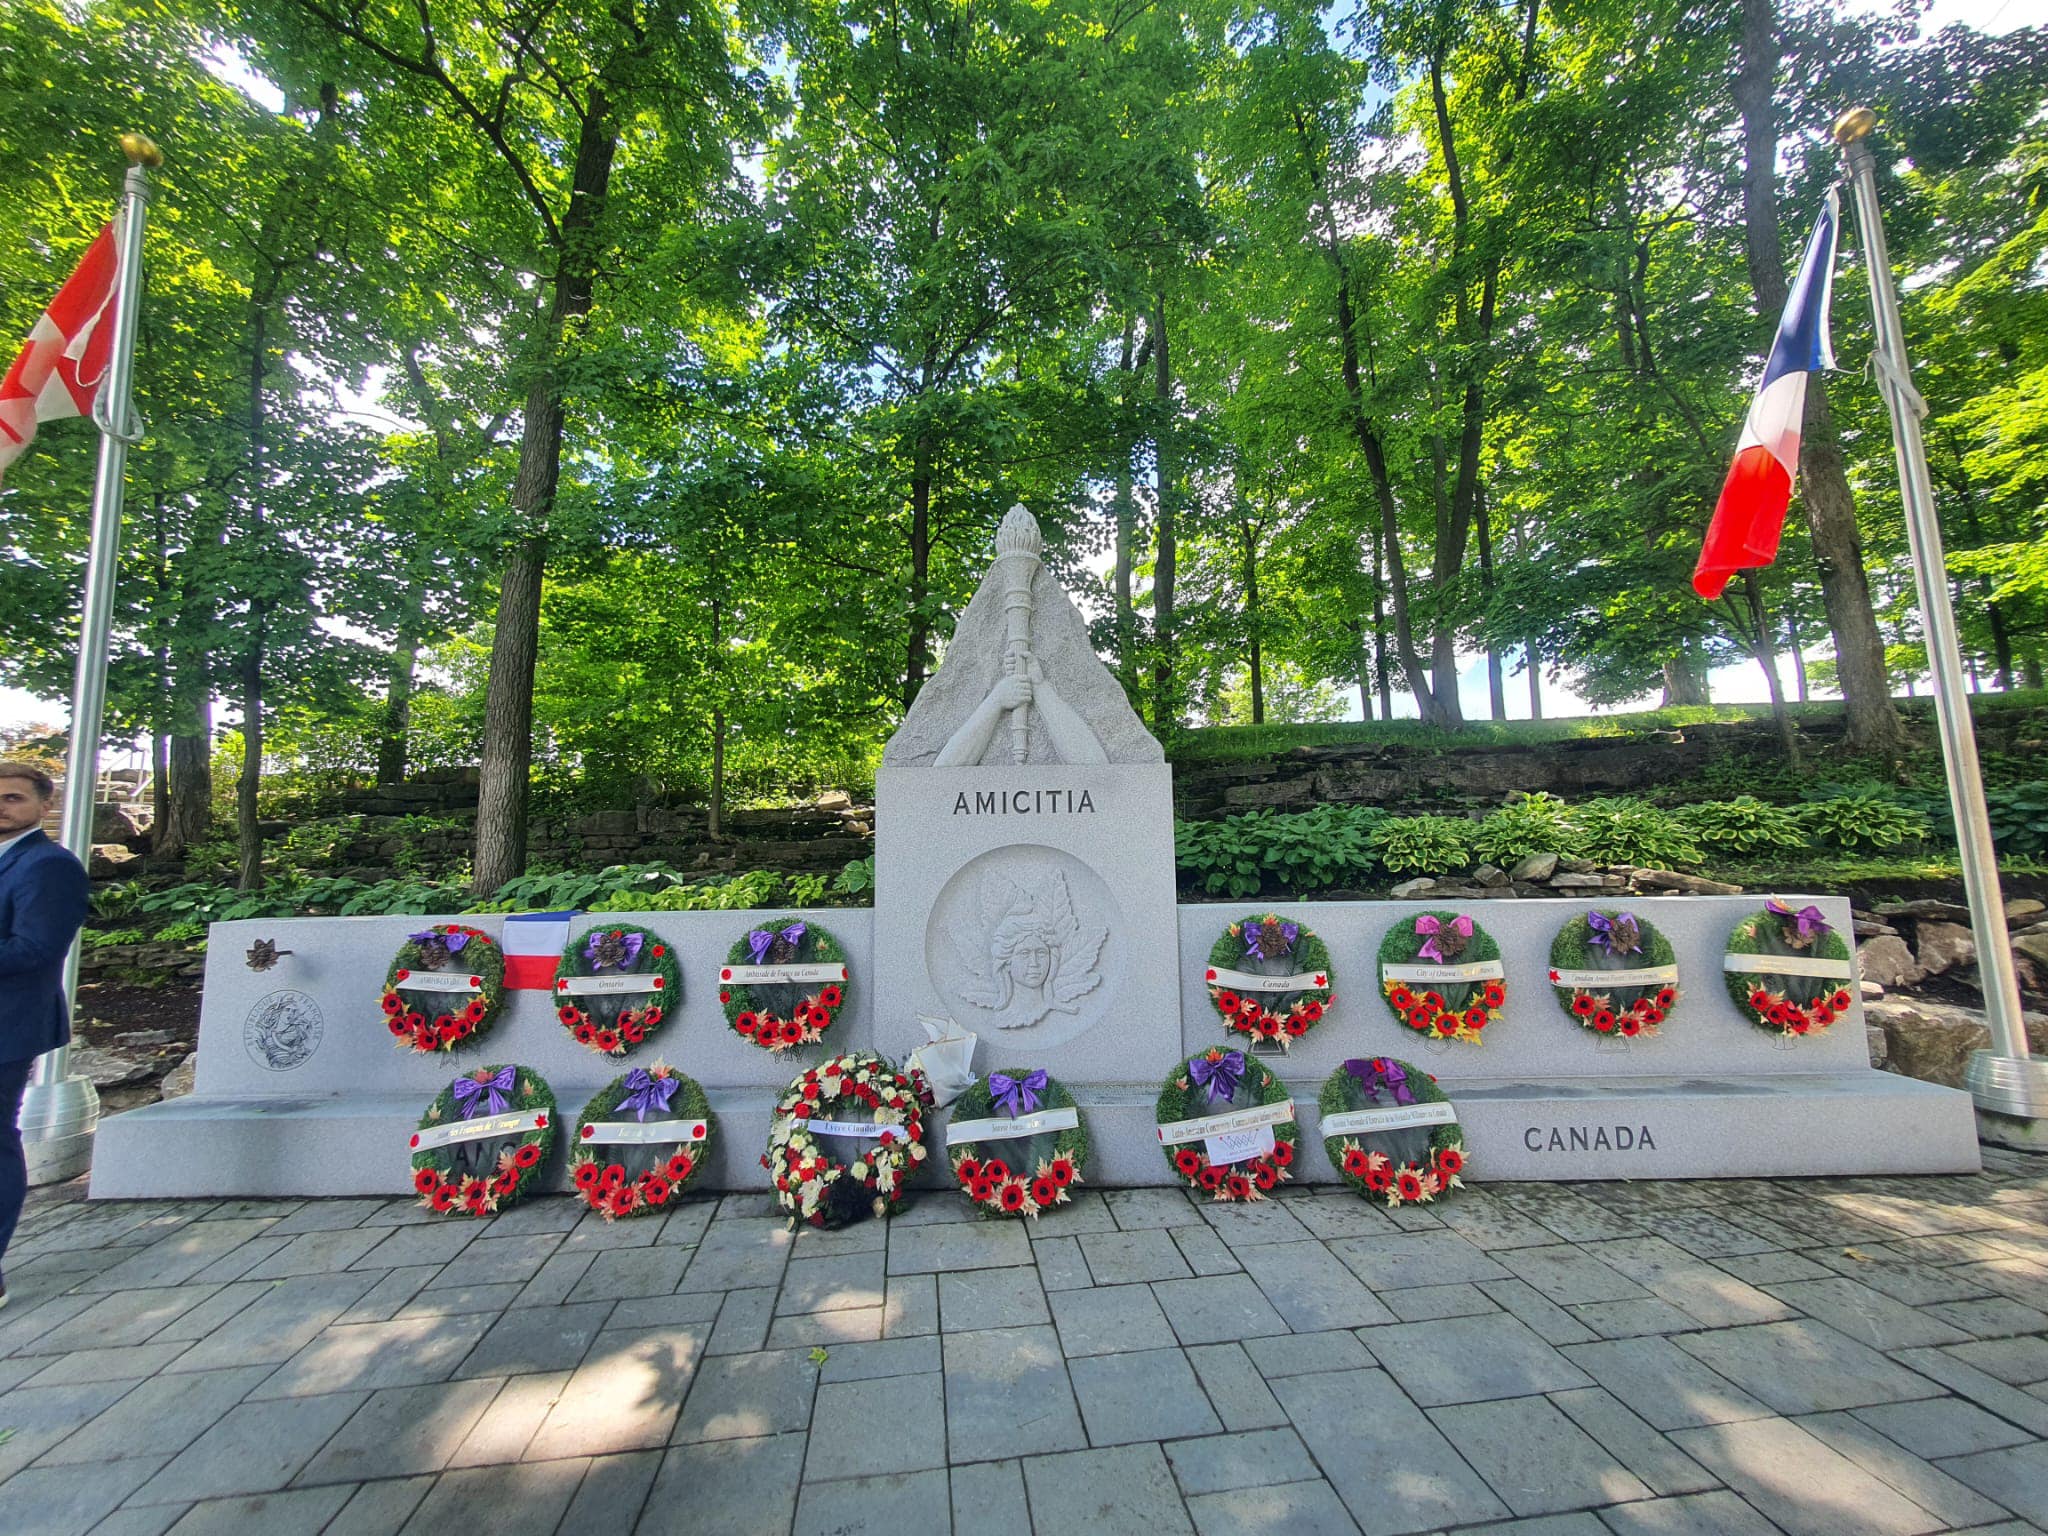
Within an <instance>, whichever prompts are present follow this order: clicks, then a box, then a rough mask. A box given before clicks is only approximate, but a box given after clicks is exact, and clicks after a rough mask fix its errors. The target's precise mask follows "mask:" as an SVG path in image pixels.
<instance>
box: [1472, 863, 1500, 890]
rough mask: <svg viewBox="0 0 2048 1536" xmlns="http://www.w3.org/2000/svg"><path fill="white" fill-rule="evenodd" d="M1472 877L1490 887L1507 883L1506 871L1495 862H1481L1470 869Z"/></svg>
mask: <svg viewBox="0 0 2048 1536" xmlns="http://www.w3.org/2000/svg"><path fill="white" fill-rule="evenodd" d="M1472 878H1473V879H1474V880H1476V881H1478V882H1479V884H1481V885H1483V886H1486V887H1488V888H1489V889H1491V888H1492V887H1494V886H1497V885H1506V884H1507V883H1508V872H1507V871H1506V870H1504V869H1502V868H1501V867H1500V866H1499V865H1497V864H1481V865H1480V866H1479V867H1478V868H1476V869H1474V870H1473V871H1472Z"/></svg>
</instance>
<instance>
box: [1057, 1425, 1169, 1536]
mask: <svg viewBox="0 0 2048 1536" xmlns="http://www.w3.org/2000/svg"><path fill="white" fill-rule="evenodd" d="M1024 1482H1025V1486H1026V1487H1027V1488H1028V1489H1029V1490H1030V1496H1031V1520H1032V1525H1033V1527H1034V1529H1037V1530H1041V1531H1143V1532H1145V1533H1146V1536H1174V1533H1177V1532H1192V1531H1193V1529H1194V1527H1193V1526H1192V1525H1190V1524H1189V1522H1188V1516H1187V1511H1186V1509H1185V1507H1184V1506H1183V1505H1182V1503H1181V1498H1180V1493H1179V1491H1178V1490H1177V1489H1176V1488H1175V1487H1174V1483H1173V1474H1172V1473H1171V1472H1170V1471H1168V1470H1167V1466H1166V1458H1165V1456H1163V1455H1162V1454H1161V1453H1160V1450H1159V1447H1158V1446H1156V1445H1130V1446H1120V1447H1114V1448H1111V1449H1107V1450H1093V1451H1074V1452H1070V1453H1069V1454H1067V1455H1064V1456H1034V1457H1032V1458H1031V1459H1029V1460H1028V1461H1026V1462H1025V1463H1024Z"/></svg>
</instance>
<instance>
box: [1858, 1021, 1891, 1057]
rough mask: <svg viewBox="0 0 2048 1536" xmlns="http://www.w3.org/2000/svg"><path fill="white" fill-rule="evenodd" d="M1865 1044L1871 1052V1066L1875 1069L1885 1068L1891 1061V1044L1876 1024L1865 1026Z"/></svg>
mask: <svg viewBox="0 0 2048 1536" xmlns="http://www.w3.org/2000/svg"><path fill="white" fill-rule="evenodd" d="M1863 1043H1864V1046H1865V1048H1866V1049H1868V1050H1869V1052H1870V1064H1871V1065H1872V1066H1873V1067H1883V1066H1884V1065H1885V1063H1886V1062H1888V1061H1890V1060H1891V1042H1890V1041H1889V1040H1887V1039H1886V1038H1885V1034H1884V1031H1883V1030H1881V1029H1879V1028H1878V1027H1877V1026H1876V1025H1875V1024H1866V1025H1864V1026H1863Z"/></svg>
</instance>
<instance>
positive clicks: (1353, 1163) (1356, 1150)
mask: <svg viewBox="0 0 2048 1536" xmlns="http://www.w3.org/2000/svg"><path fill="white" fill-rule="evenodd" d="M1368 1163H1369V1159H1368V1158H1367V1157H1366V1155H1365V1149H1364V1148H1363V1147H1346V1148H1345V1149H1344V1171H1345V1172H1346V1173H1348V1174H1349V1175H1351V1177H1352V1178H1354V1179H1362V1178H1364V1177H1365V1174H1366V1168H1367V1166H1368Z"/></svg>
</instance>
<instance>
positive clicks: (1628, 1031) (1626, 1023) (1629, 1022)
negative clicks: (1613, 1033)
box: [1619, 1014, 1643, 1040]
mask: <svg viewBox="0 0 2048 1536" xmlns="http://www.w3.org/2000/svg"><path fill="white" fill-rule="evenodd" d="M1619 1027H1620V1030H1621V1032H1622V1034H1624V1035H1626V1036H1627V1037H1628V1038H1629V1039H1631V1040H1633V1039H1635V1037H1636V1036H1637V1035H1640V1034H1641V1033H1642V1032H1643V1021H1642V1020H1641V1019H1639V1018H1637V1017H1636V1016H1635V1015H1634V1014H1630V1015H1629V1016H1628V1017H1627V1018H1625V1019H1623V1020H1622V1021H1621V1024H1620V1026H1619Z"/></svg>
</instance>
